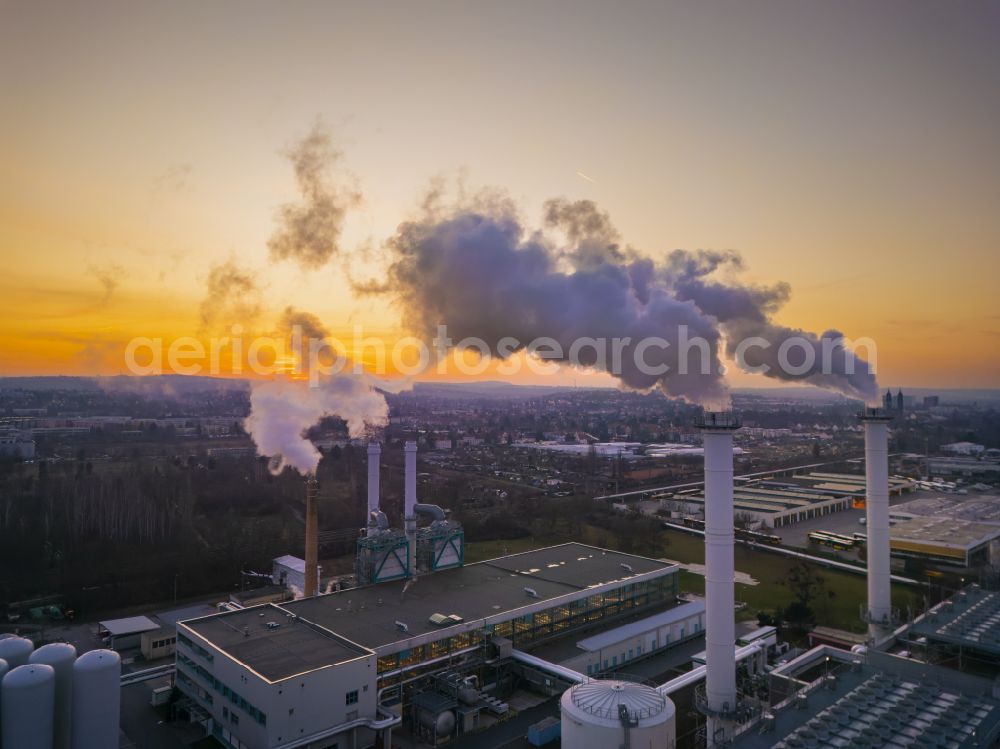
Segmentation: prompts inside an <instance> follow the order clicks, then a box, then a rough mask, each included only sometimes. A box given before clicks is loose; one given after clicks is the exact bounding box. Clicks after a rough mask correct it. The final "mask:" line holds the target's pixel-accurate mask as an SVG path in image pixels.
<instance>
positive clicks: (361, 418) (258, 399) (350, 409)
mask: <svg viewBox="0 0 1000 749" xmlns="http://www.w3.org/2000/svg"><path fill="white" fill-rule="evenodd" d="M375 385H376V383H375V381H374V380H373V379H372V378H370V377H368V376H366V375H354V374H346V373H345V374H339V375H336V376H333V377H326V378H324V379H322V380H320V382H319V386H318V387H312V386H311V385H310V383H309V382H307V381H305V380H291V379H287V378H277V379H274V380H267V381H264V382H255V383H254V384H253V387H252V389H251V391H250V415H249V416H248V417H247V418H246V419H245V421H244V426H245V428H246V430H247V432H248V433H249V434H250V436H251V437H252V438H253V441H254V444H255V445H256V446H257V454H258V455H266V456H268V457H269V458H270V459H271V463H270V466H269V467H270V470H271V472H272V473H274V474H278V473H281V471H283V470H284V469H285V467H286V466H291V467H292V468H294V469H295V470H297V471H298V472H299V473H301V474H303V475H313V474H315V473H316V466H317V465H319V461H320V457H321V455H320V452H319V450H318V449H317V448H316V446H315V445H314V444H313V443H312V442H310V441H309V439H308V438H307V437H306V436H305V432H306V430H307V429H309V428H310V427H312V426H314V425H315V424H318V423H319V421H320V419H322V418H324V417H326V416H339V417H340V418H341V419H343V420H344V421H346V422H347V427H348V430H349V431H350V434H351V437H360V436H362V435H363V434H364V433H365V429H366V428H367V427H379V426H383V425H385V424H386V423H387V422H388V418H389V407H388V405H387V404H386V402H385V398H384V397H383V396H382V394H381V393H380V392H379V391H378V390H376V388H375Z"/></svg>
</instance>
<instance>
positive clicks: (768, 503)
mask: <svg viewBox="0 0 1000 749" xmlns="http://www.w3.org/2000/svg"><path fill="white" fill-rule="evenodd" d="M913 487H914V482H912V481H910V480H909V479H903V478H896V477H891V478H890V479H889V493H890V494H902V493H903V492H905V491H910V490H912V489H913ZM660 499H661V501H663V502H680V503H684V504H687V505H690V506H692V508H691V509H693V510H696V511H701V510H702V508H704V506H705V491H704V488H703V487H700V486H699V487H696V488H691V489H685V490H682V491H679V492H675V493H667V494H664V495H661V497H660ZM864 504H865V477H864V476H863V475H857V474H853V473H823V472H812V473H807V474H803V475H799V476H785V477H780V478H760V477H754V478H750V479H742V480H737V483H736V485H735V487H734V491H733V509H734V511H735V512H736V514H737V515H741V516H745V517H749V518H751V519H753V520H756V521H758V522H760V523H762V524H763V525H764V526H766V527H768V528H780V527H782V526H785V525H790V524H791V523H797V522H799V521H802V520H811V519H813V518H817V517H822V516H823V515H829V514H831V513H833V512H839V511H841V510H846V509H849V508H851V507H854V508H858V507H864Z"/></svg>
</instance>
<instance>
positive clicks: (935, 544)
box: [889, 512, 1000, 567]
mask: <svg viewBox="0 0 1000 749" xmlns="http://www.w3.org/2000/svg"><path fill="white" fill-rule="evenodd" d="M894 515H895V512H894ZM889 533H890V537H889V548H890V550H891V551H892V553H893V555H895V556H903V557H918V558H922V559H926V560H928V561H933V562H937V563H943V564H953V565H956V566H959V567H977V566H979V565H982V564H986V563H987V562H989V557H990V543H991V542H993V541H995V540H997V539H1000V526H997V525H987V524H985V523H970V522H967V521H965V520H956V519H954V518H947V517H921V516H916V517H912V518H910V519H909V520H902V521H900V522H897V523H896V524H895V525H893V526H892V527H891V528H890V530H889Z"/></svg>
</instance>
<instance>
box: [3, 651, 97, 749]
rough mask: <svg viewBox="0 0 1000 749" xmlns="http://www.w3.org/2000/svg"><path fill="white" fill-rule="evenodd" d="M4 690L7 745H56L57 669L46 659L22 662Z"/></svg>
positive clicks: (46, 748)
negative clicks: (54, 737) (54, 731)
mask: <svg viewBox="0 0 1000 749" xmlns="http://www.w3.org/2000/svg"><path fill="white" fill-rule="evenodd" d="M0 692H2V694H0V698H2V699H0V701H2V710H3V745H4V746H5V747H8V746H9V747H16V749H52V724H53V722H54V721H53V715H54V710H55V699H56V672H55V669H53V668H52V666H46V665H44V664H42V663H30V664H28V665H27V666H18V667H17V668H15V669H11V670H10V671H9V672H8V673H7V675H6V676H4V677H3V687H2V689H0ZM108 746H111V745H110V744H109V745H108Z"/></svg>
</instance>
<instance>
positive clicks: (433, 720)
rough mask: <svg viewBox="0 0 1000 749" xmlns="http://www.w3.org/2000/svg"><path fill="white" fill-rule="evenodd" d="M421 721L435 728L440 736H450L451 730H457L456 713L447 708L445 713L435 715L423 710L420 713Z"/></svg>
mask: <svg viewBox="0 0 1000 749" xmlns="http://www.w3.org/2000/svg"><path fill="white" fill-rule="evenodd" d="M420 723H421V725H423V726H424V727H426V728H431V729H433V730H434V732H435V733H436V734H437V735H438V737H441V736H450V735H451V732H452V731H454V730H455V713H453V712H452V711H451V710H445V711H444V712H443V713H438V714H437V715H435V714H434V713H431V712H428V711H426V710H423V711H421V713H420Z"/></svg>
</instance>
